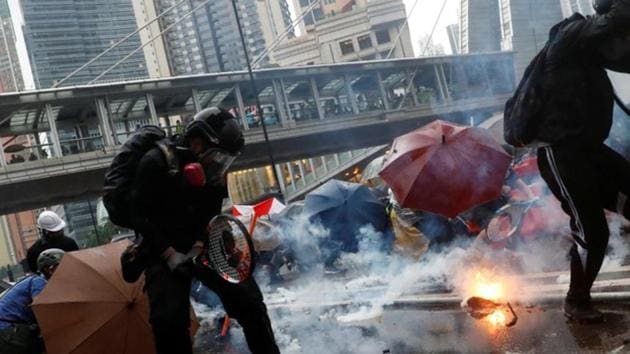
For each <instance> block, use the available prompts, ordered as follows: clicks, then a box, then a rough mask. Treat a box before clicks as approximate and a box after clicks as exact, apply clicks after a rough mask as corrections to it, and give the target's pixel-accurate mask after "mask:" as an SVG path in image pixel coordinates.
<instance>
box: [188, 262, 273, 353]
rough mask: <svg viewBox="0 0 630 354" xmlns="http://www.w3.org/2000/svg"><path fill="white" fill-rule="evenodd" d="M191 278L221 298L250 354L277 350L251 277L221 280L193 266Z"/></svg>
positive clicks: (209, 272) (257, 288)
mask: <svg viewBox="0 0 630 354" xmlns="http://www.w3.org/2000/svg"><path fill="white" fill-rule="evenodd" d="M195 277H197V279H199V280H200V281H201V282H202V283H203V284H204V285H205V286H207V287H208V288H209V289H211V290H212V291H214V292H215V293H216V294H217V295H219V297H220V298H221V302H222V303H223V307H224V308H225V311H226V312H227V314H228V316H230V317H231V318H234V319H236V320H237V321H238V323H239V324H240V325H241V326H242V327H243V332H244V333H245V339H246V340H247V345H248V347H249V350H251V352H252V353H254V354H274V353H280V350H279V349H278V346H277V345H276V340H275V338H274V335H273V329H272V327H271V320H269V315H268V314H267V307H266V306H265V303H264V302H263V295H262V293H261V291H260V288H259V287H258V284H256V281H255V280H254V279H253V278H250V279H248V280H246V281H245V282H243V283H241V284H231V283H228V282H226V281H225V280H223V279H221V278H220V277H219V276H218V275H217V274H216V273H215V272H214V271H213V270H211V269H208V268H204V267H197V268H196V270H195Z"/></svg>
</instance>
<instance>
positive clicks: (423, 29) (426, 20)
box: [8, 0, 459, 89]
mask: <svg viewBox="0 0 630 354" xmlns="http://www.w3.org/2000/svg"><path fill="white" fill-rule="evenodd" d="M8 1H9V7H10V9H11V15H12V17H13V24H14V28H15V29H16V37H17V39H18V45H17V49H18V55H19V56H20V64H21V67H22V75H23V77H24V82H25V84H26V87H27V89H32V88H33V75H32V72H31V69H30V66H29V64H28V55H27V52H26V46H25V44H24V37H23V35H22V26H21V25H22V14H21V10H20V5H19V0H8ZM403 1H404V3H405V7H406V8H407V15H408V16H409V15H410V17H409V23H408V24H409V30H410V32H411V42H412V44H413V46H414V51H415V53H416V55H418V54H419V53H420V51H421V49H419V48H418V40H419V39H420V38H422V37H423V36H425V35H428V34H429V33H431V29H432V28H433V25H434V24H435V21H436V19H437V17H438V14H439V13H440V8H441V7H442V4H443V1H446V5H445V8H444V12H443V13H442V16H441V18H440V20H439V22H438V24H437V27H436V29H435V33H434V36H433V41H434V43H436V44H440V45H442V47H443V48H444V50H445V52H446V53H447V54H450V53H451V49H450V44H449V41H448V36H447V34H446V26H448V25H451V24H454V23H457V6H458V3H459V1H458V0H403ZM416 2H417V4H416V6H415V8H413V5H414V3H416ZM291 3H292V1H289V4H291ZM412 9H413V12H412Z"/></svg>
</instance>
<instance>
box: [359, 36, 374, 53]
mask: <svg viewBox="0 0 630 354" xmlns="http://www.w3.org/2000/svg"><path fill="white" fill-rule="evenodd" d="M357 41H358V42H359V50H364V49H369V48H372V38H370V35H369V34H366V35H365V36H360V37H358V38H357Z"/></svg>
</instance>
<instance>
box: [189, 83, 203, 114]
mask: <svg viewBox="0 0 630 354" xmlns="http://www.w3.org/2000/svg"><path fill="white" fill-rule="evenodd" d="M191 95H192V96H191V97H192V101H193V107H194V109H195V113H199V112H200V111H201V102H199V91H198V90H197V89H192V90H191Z"/></svg>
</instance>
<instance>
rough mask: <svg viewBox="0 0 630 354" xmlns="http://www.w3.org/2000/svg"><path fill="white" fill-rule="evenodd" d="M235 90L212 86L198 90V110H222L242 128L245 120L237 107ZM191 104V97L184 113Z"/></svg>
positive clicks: (232, 87) (233, 88)
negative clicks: (211, 108)
mask: <svg viewBox="0 0 630 354" xmlns="http://www.w3.org/2000/svg"><path fill="white" fill-rule="evenodd" d="M237 89H238V88H237V87H236V86H234V85H221V86H217V85H213V86H212V87H211V88H207V89H200V90H198V93H197V98H198V100H199V105H200V108H201V109H202V110H203V109H206V108H208V107H220V108H223V109H225V110H226V111H228V112H230V113H232V115H233V116H234V117H235V118H236V119H237V121H238V122H239V124H240V125H241V127H244V126H245V119H244V115H243V114H242V112H241V108H240V106H239V102H238V95H237V91H236V90H237ZM192 104H193V101H192V95H191V98H190V99H189V100H188V101H187V102H186V111H188V108H189V105H192ZM193 109H194V108H193Z"/></svg>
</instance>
